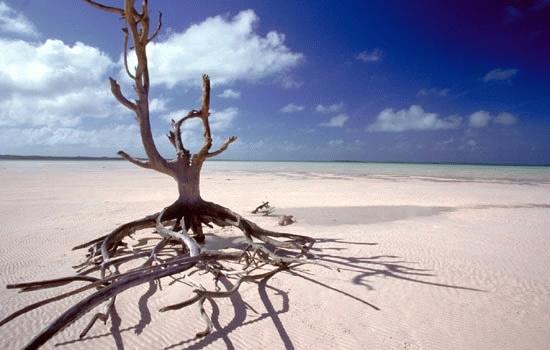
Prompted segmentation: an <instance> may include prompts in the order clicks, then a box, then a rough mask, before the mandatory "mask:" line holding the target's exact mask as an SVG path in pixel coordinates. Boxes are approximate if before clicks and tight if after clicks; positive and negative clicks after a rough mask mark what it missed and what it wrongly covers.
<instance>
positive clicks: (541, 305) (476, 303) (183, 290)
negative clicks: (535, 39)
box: [0, 162, 550, 349]
mask: <svg viewBox="0 0 550 350" xmlns="http://www.w3.org/2000/svg"><path fill="white" fill-rule="evenodd" d="M21 164H23V163H21V162H20V163H17V162H0V184H1V186H0V215H1V217H0V223H1V224H2V225H1V226H0V237H1V239H2V243H1V245H0V284H1V285H5V284H6V283H13V282H17V281H26V280H35V279H43V278H55V277H60V276H64V275H70V274H72V269H71V265H74V264H76V263H77V262H78V261H80V260H81V257H82V255H81V254H82V252H81V251H77V252H74V251H71V247H72V246H74V245H76V244H79V243H81V242H83V241H87V240H90V239H92V238H94V237H96V236H99V235H103V234H105V233H107V232H108V231H109V230H111V229H112V228H114V227H115V226H116V225H118V224H121V223H123V222H125V221H128V220H131V219H134V218H138V217H141V216H144V215H146V214H150V213H152V212H155V211H157V210H159V209H160V208H162V207H164V206H165V205H167V204H168V203H170V202H171V201H172V200H173V199H174V191H175V185H174V183H172V181H171V180H170V179H169V178H167V177H165V176H162V175H157V174H155V173H153V172H148V171H146V170H143V169H137V168H133V167H132V166H131V165H129V164H124V163H122V162H116V163H109V162H97V163H92V165H90V163H77V162H73V163H71V162H68V163H62V162H50V163H48V162H42V163H34V164H30V162H28V163H24V164H23V165H21ZM447 180H448V179H447ZM202 195H203V197H204V198H206V199H209V200H212V201H215V202H217V203H220V204H222V205H225V206H228V207H230V208H232V209H234V210H235V211H237V212H240V213H241V214H243V215H245V216H246V217H249V218H252V219H254V220H255V221H256V222H257V223H259V224H260V225H262V226H265V227H266V228H270V229H280V227H278V226H277V218H275V217H254V216H253V215H252V214H247V213H249V212H250V210H251V209H253V208H254V207H255V206H256V205H257V204H259V203H260V201H262V200H269V201H270V202H271V203H272V204H273V205H275V206H276V207H277V210H278V213H284V214H291V215H294V216H295V217H296V219H297V220H298V222H297V223H296V224H294V225H291V226H288V227H285V228H284V230H286V231H287V232H292V233H299V234H308V235H312V236H313V237H315V238H318V239H320V241H321V242H320V243H319V244H318V247H320V248H322V250H321V251H320V252H319V254H320V256H321V257H323V259H324V260H326V261H329V262H331V263H332V264H333V265H336V266H338V267H339V268H340V272H338V271H336V270H332V271H331V270H326V269H323V268H322V267H318V266H307V267H304V268H301V270H300V271H298V272H297V274H289V273H281V274H278V275H276V276H275V277H273V278H272V279H271V280H269V281H268V282H267V283H266V284H260V285H257V284H249V285H246V286H243V287H242V293H241V295H240V296H235V297H234V298H233V299H232V301H233V302H234V304H233V305H232V304H231V301H230V300H218V301H217V302H216V304H214V305H210V304H208V305H207V309H208V312H209V313H210V314H211V315H212V318H213V322H214V324H215V327H216V331H215V332H214V333H213V334H211V335H209V336H207V337H205V338H202V339H198V340H197V339H194V334H195V333H196V332H197V331H200V330H202V328H203V324H202V321H201V320H200V319H199V318H198V317H197V310H196V308H194V307H192V308H190V309H184V310H181V311H176V312H170V313H163V314H160V313H158V312H157V310H158V309H159V308H160V307H162V306H164V305H166V304H169V303H171V302H177V301H181V300H183V299H184V298H186V297H187V296H189V295H190V291H189V289H188V288H187V287H185V286H180V285H173V286H171V287H168V286H167V285H168V283H164V288H163V290H162V291H160V290H157V288H156V287H155V286H154V285H144V286H141V287H138V288H135V289H132V290H131V291H129V292H126V293H124V294H123V295H122V296H121V297H119V298H118V300H117V307H116V311H117V315H115V317H114V318H113V320H112V321H108V323H107V324H106V325H103V324H102V323H99V324H96V325H95V326H94V328H93V329H92V330H91V331H90V333H89V334H88V335H87V336H86V337H85V338H84V339H81V340H79V339H78V334H79V332H80V330H81V329H82V327H83V325H84V323H85V321H86V317H85V318H84V319H81V320H79V321H78V322H77V323H76V324H75V325H73V326H70V327H68V328H67V329H65V330H64V331H63V332H62V333H60V334H59V335H57V336H56V337H55V338H54V339H52V340H51V341H50V342H49V343H48V344H47V345H46V346H45V348H56V349H72V348H79V349H111V348H117V347H118V348H126V349H180V348H190V349H199V348H211V349H225V348H236V349H260V348H265V349H284V348H295V349H334V348H337V349H548V348H549V347H550V326H549V325H550V269H549V268H548V267H549V266H550V253H549V251H550V231H549V227H550V196H549V195H550V184H549V183H548V182H541V183H525V182H514V181H496V182H491V181H473V180H472V181H468V180H461V181H441V180H437V181H436V180H435V179H430V178H418V177H417V178H407V177H403V176H402V177H391V176H377V177H353V176H338V175H328V174H317V175H312V174H309V175H307V174H306V175H304V174H285V173H274V174H267V173H264V174H252V173H244V172H208V171H207V172H206V173H205V174H204V175H203V180H202ZM209 232H210V233H209V234H208V236H207V240H208V242H209V244H210V246H216V247H222V246H226V245H231V243H232V242H235V241H237V240H238V238H239V234H238V232H236V231H233V230H227V229H225V230H220V229H218V230H215V231H213V232H212V231H209ZM62 289H63V288H62ZM55 292H56V291H55V290H45V291H37V292H31V293H17V292H14V291H12V290H6V289H3V288H2V289H0V305H1V310H0V318H3V317H5V316H6V315H8V314H10V313H11V312H13V311H14V310H16V309H18V308H20V307H22V306H25V305H27V304H29V303H31V302H33V301H37V300H40V299H42V298H45V297H47V296H51V295H53V294H54V293H55ZM74 300H75V299H69V300H66V301H61V302H58V303H55V304H52V305H48V306H47V307H44V308H42V309H38V310H35V311H33V312H31V313H30V314H28V315H25V316H22V317H20V318H18V319H17V320H15V321H13V322H11V323H9V324H7V325H5V326H4V327H2V328H0V347H1V348H2V349H16V348H20V347H22V346H23V345H24V344H25V343H26V341H28V340H29V339H30V338H31V337H32V335H33V333H35V332H37V331H39V330H40V329H41V328H42V327H43V326H44V325H45V324H46V323H47V322H48V321H49V320H51V319H52V318H53V317H54V316H55V315H57V314H58V313H59V312H61V311H63V310H64V309H66V308H67V307H68V305H69V303H70V302H71V301H74Z"/></svg>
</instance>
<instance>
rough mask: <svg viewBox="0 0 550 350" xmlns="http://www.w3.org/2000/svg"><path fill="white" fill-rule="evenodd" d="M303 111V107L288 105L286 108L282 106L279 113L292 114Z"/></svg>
mask: <svg viewBox="0 0 550 350" xmlns="http://www.w3.org/2000/svg"><path fill="white" fill-rule="evenodd" d="M304 109H305V107H304V106H302V105H297V104H294V103H289V104H287V105H286V106H284V107H283V108H281V112H283V113H294V112H301V111H303V110H304Z"/></svg>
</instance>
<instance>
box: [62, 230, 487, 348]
mask: <svg viewBox="0 0 550 350" xmlns="http://www.w3.org/2000/svg"><path fill="white" fill-rule="evenodd" d="M150 241H151V242H152V243H151V242H149V243H147V241H145V240H140V241H139V244H138V245H135V246H133V249H134V250H135V249H139V248H136V246H139V247H140V248H144V249H145V248H147V247H148V246H149V244H154V242H155V240H154V239H152V240H150ZM207 242H208V248H210V249H212V248H227V247H231V246H233V247H240V246H241V245H242V240H241V239H240V237H220V236H217V235H214V234H209V235H208V237H207ZM376 244H377V243H368V242H352V241H346V240H341V239H318V240H317V244H316V248H314V252H313V253H314V254H315V255H316V257H317V258H318V259H320V260H321V261H322V262H323V263H325V264H329V265H330V266H332V267H333V270H324V271H323V273H322V274H316V275H313V274H310V273H308V272H307V271H306V270H305V269H304V268H302V269H300V271H298V270H292V271H286V273H290V274H292V275H293V276H296V277H299V278H302V279H304V280H306V281H309V282H311V283H312V284H314V285H317V286H319V287H322V288H327V289H329V290H331V291H334V292H335V293H337V294H339V295H341V296H343V297H346V298H351V299H353V300H354V301H356V302H357V303H358V306H364V307H366V308H368V309H371V310H372V311H373V312H376V311H379V310H380V309H379V308H378V307H377V306H376V305H373V304H372V303H370V302H368V301H367V300H365V299H364V298H363V297H364V296H359V295H354V294H352V293H350V292H348V291H346V290H343V289H341V288H337V287H335V286H332V285H330V284H329V283H327V282H325V281H322V279H323V277H324V276H326V273H338V272H340V271H346V272H351V273H353V277H352V279H351V281H350V282H351V283H353V284H356V285H362V286H364V287H365V288H366V290H367V291H371V290H374V289H375V279H373V277H384V278H396V279H400V280H404V281H408V282H411V283H420V284H424V285H430V286H433V287H439V288H453V289H460V290H466V291H472V292H483V290H480V289H476V288H471V287H466V286H458V285H452V284H445V283H436V282H431V281H429V280H428V278H429V277H434V276H435V275H434V274H433V273H431V272H430V271H429V270H427V269H422V268H419V267H415V266H413V265H414V263H412V262H407V261H405V260H403V259H401V258H399V257H397V256H393V255H376V256H346V255H345V250H347V249H348V247H350V246H353V245H360V246H373V245H376ZM333 252H334V253H333ZM303 267H305V268H307V267H308V265H303ZM281 273H285V271H283V272H281ZM269 279H270V277H268V278H264V279H262V280H260V281H258V282H257V286H258V294H259V296H260V299H261V302H262V303H263V307H264V311H263V312H261V313H260V312H258V311H256V310H254V309H253V308H252V307H251V306H250V305H248V304H247V303H246V302H245V301H244V300H243V299H242V298H241V295H240V294H239V293H234V294H233V295H232V296H231V297H230V298H229V300H230V302H231V305H232V307H233V310H232V311H230V310H226V311H224V313H226V312H231V313H232V314H233V318H232V319H231V320H230V321H229V322H228V323H227V324H225V325H222V323H221V322H220V313H221V312H222V311H221V310H220V306H219V305H218V303H217V302H216V300H214V299H208V301H209V303H210V305H211V309H212V314H211V315H210V317H211V320H212V323H213V325H214V330H213V332H212V333H211V334H209V335H207V336H206V337H204V338H194V337H193V338H187V339H182V340H180V341H177V342H175V343H173V344H171V345H169V346H167V347H165V348H164V349H176V348H177V349H181V348H186V349H202V348H204V347H205V346H207V345H209V344H212V343H214V342H216V341H219V340H221V341H223V343H224V345H225V347H226V348H228V349H235V348H238V347H239V346H238V345H237V346H236V345H234V344H233V342H232V341H231V338H230V335H231V333H232V332H233V331H234V330H236V329H237V328H239V327H244V326H246V325H249V324H253V323H256V322H259V321H262V320H265V319H269V320H271V323H272V324H273V327H274V329H275V330H276V331H277V333H278V334H279V337H280V339H281V341H282V343H283V344H284V347H285V348H286V349H294V345H293V343H292V339H291V338H290V336H289V334H288V332H287V331H286V329H285V326H284V324H283V322H282V321H281V319H280V315H281V314H284V313H286V312H288V311H289V305H290V303H289V295H288V294H287V293H286V292H285V291H283V290H281V289H279V288H277V287H275V286H273V285H270V284H269ZM220 282H221V284H222V285H223V287H224V288H226V289H229V288H231V287H232V280H228V279H221V280H220ZM157 289H158V287H157V284H156V283H154V282H151V283H150V284H149V288H148V289H147V290H146V291H145V293H144V294H143V295H142V296H141V297H140V298H139V301H138V305H139V310H140V313H141V318H140V320H139V321H138V323H137V324H136V325H134V326H132V327H127V328H124V329H120V324H121V318H120V316H119V315H118V314H117V313H116V309H115V312H114V314H113V315H112V317H111V328H110V331H109V332H106V333H103V334H99V335H94V336H88V337H85V338H82V339H75V340H71V341H67V342H63V343H58V344H56V346H62V345H71V344H75V343H78V342H81V341H87V340H90V339H96V338H100V337H107V336H112V337H113V339H114V342H115V345H116V348H117V349H124V344H123V340H122V338H123V337H122V334H123V333H125V332H128V331H131V330H134V332H135V333H136V334H138V335H139V334H141V333H142V331H143V330H144V328H145V327H146V326H147V325H148V324H149V323H150V322H151V311H150V310H149V306H148V301H149V299H150V297H151V296H152V295H154V293H155V292H157ZM273 298H277V299H279V300H277V301H276V302H274V301H272V300H273ZM198 324H200V322H199V323H198ZM182 326H183V325H182ZM199 328H200V327H199ZM198 330H200V329H198ZM176 335H177V332H175V334H174V336H176Z"/></svg>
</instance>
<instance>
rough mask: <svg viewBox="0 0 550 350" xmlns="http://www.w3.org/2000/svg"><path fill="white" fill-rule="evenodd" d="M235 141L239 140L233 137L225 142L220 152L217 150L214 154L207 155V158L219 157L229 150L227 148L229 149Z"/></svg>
mask: <svg viewBox="0 0 550 350" xmlns="http://www.w3.org/2000/svg"><path fill="white" fill-rule="evenodd" d="M235 140H237V136H231V137H230V138H228V139H227V140H225V142H224V143H223V144H222V145H221V146H220V148H219V149H218V150H216V151H214V152H209V153H207V154H206V156H205V158H211V157H215V156H217V155H218V154H220V153H222V152H223V151H225V150H226V149H227V147H229V145H230V144H232V143H233V142H234V141H235Z"/></svg>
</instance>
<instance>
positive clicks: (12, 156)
mask: <svg viewBox="0 0 550 350" xmlns="http://www.w3.org/2000/svg"><path fill="white" fill-rule="evenodd" d="M138 159H141V160H145V159H146V158H138ZM0 160H29V161H30V160H46V161H47V160H51V161H55V160H67V161H102V160H103V161H123V160H125V159H123V158H120V157H109V156H41V155H15V154H0ZM209 161H215V162H219V161H223V162H280V163H284V162H286V163H374V164H425V165H430V164H432V165H477V166H531V167H550V163H512V162H506V163H481V162H478V163H475V162H422V161H418V162H414V161H391V160H388V161H378V160H350V159H332V160H311V159H309V160H308V159H304V160H288V159H286V160H285V159H211V160H209Z"/></svg>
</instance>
